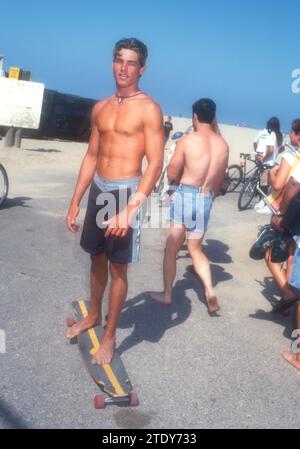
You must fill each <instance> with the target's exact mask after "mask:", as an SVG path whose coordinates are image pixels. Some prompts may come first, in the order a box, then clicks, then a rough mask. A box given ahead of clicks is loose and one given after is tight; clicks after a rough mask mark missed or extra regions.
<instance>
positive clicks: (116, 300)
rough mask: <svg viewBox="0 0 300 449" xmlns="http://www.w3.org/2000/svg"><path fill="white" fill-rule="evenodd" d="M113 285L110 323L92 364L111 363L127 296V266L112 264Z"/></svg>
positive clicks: (110, 300) (110, 301) (111, 289)
mask: <svg viewBox="0 0 300 449" xmlns="http://www.w3.org/2000/svg"><path fill="white" fill-rule="evenodd" d="M110 275H111V284H110V292H109V308H108V321H107V326H106V328H105V332H104V336H103V340H102V342H101V346H100V348H99V349H98V351H97V352H96V353H95V354H94V358H93V361H92V363H98V364H99V365H100V364H103V363H109V362H110V361H111V359H112V356H113V353H114V350H115V346H116V328H117V324H118V319H119V316H120V313H121V310H122V307H123V304H124V301H125V299H126V296H127V290H128V282H127V265H126V264H117V263H111V264H110Z"/></svg>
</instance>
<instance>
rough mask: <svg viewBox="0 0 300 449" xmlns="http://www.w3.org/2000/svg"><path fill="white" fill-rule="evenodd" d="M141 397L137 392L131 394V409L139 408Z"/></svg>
mask: <svg viewBox="0 0 300 449" xmlns="http://www.w3.org/2000/svg"><path fill="white" fill-rule="evenodd" d="M139 403H140V401H139V397H138V395H137V393H136V392H135V391H132V392H131V393H129V405H130V407H137V406H138V405H139Z"/></svg>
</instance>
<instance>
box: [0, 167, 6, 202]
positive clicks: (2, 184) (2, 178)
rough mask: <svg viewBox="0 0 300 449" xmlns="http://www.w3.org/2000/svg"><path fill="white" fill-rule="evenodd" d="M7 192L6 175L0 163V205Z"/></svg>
mask: <svg viewBox="0 0 300 449" xmlns="http://www.w3.org/2000/svg"><path fill="white" fill-rule="evenodd" d="M7 194H8V176H7V173H6V170H5V168H4V167H3V165H1V164H0V207H1V206H3V204H4V202H5V200H6V197H7Z"/></svg>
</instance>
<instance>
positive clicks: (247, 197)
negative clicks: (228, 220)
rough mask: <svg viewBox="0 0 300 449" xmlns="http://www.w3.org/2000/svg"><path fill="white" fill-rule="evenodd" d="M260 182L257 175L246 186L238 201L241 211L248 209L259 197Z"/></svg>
mask: <svg viewBox="0 0 300 449" xmlns="http://www.w3.org/2000/svg"><path fill="white" fill-rule="evenodd" d="M258 181H259V177H258V173H255V174H254V176H252V177H251V178H250V179H249V180H248V181H247V182H246V184H244V186H243V188H242V190H241V192H240V194H239V199H238V208H239V210H245V209H247V208H248V207H249V206H250V204H251V203H252V201H253V198H254V197H255V196H256V195H258V192H257V183H258Z"/></svg>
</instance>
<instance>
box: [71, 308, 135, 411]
mask: <svg viewBox="0 0 300 449" xmlns="http://www.w3.org/2000/svg"><path fill="white" fill-rule="evenodd" d="M72 307H73V311H74V316H75V321H76V322H78V321H80V320H82V319H83V318H85V317H86V316H87V315H88V312H89V308H90V302H89V301H84V300H80V301H74V302H73V303H72ZM103 334H104V329H103V327H102V326H100V325H99V324H98V325H96V326H95V327H93V328H91V329H88V330H86V331H85V332H82V333H81V334H80V335H79V336H78V337H77V343H78V348H79V351H80V353H81V357H82V360H83V362H84V365H85V367H86V369H87V371H88V373H89V374H90V376H91V377H92V379H93V380H94V381H95V382H96V384H97V385H98V386H99V387H100V388H101V390H102V391H103V392H104V393H106V396H100V395H96V396H95V399H94V405H95V407H96V408H104V407H105V405H106V404H124V405H131V406H136V405H138V397H137V395H136V393H134V392H133V391H132V385H131V382H130V379H129V376H128V374H127V372H126V370H125V367H124V364H123V362H122V360H121V357H120V355H119V354H118V352H117V351H115V352H114V355H113V358H112V360H111V362H110V363H106V364H103V365H98V364H97V365H94V364H92V359H93V355H94V354H95V352H96V351H97V350H98V349H99V347H100V346H101V341H102V338H103Z"/></svg>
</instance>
